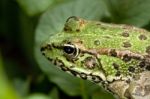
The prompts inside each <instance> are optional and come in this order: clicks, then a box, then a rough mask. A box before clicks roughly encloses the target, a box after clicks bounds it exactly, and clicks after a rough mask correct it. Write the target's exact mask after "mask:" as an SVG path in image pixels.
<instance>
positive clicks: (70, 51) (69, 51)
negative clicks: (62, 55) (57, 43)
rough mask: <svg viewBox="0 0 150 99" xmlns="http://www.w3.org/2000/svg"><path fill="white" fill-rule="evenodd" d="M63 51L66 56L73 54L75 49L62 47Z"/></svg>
mask: <svg viewBox="0 0 150 99" xmlns="http://www.w3.org/2000/svg"><path fill="white" fill-rule="evenodd" d="M64 51H65V52H66V53H67V54H72V53H74V51H75V48H74V47H71V46H64Z"/></svg>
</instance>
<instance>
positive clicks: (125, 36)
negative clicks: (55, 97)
mask: <svg viewBox="0 0 150 99" xmlns="http://www.w3.org/2000/svg"><path fill="white" fill-rule="evenodd" d="M41 52H42V54H43V55H44V56H45V57H46V58H47V59H48V60H49V61H50V62H52V63H53V64H54V65H56V66H57V67H59V68H60V69H62V70H63V71H65V72H67V73H70V74H72V75H74V76H76V77H80V78H82V79H85V80H90V81H92V82H95V83H96V84H98V85H100V86H103V87H104V88H105V89H106V90H108V91H110V92H111V93H113V94H114V95H116V96H117V97H119V98H120V99H150V32H148V31H146V30H144V29H140V28H137V27H134V26H129V25H120V24H119V25H116V24H110V23H109V24H108V23H103V22H98V21H89V20H85V19H82V18H79V17H76V16H72V17H69V18H68V19H67V20H66V22H65V25H64V28H63V30H62V31H61V32H59V33H56V34H54V35H52V36H50V37H49V39H48V40H46V41H45V42H44V43H43V44H42V46H41Z"/></svg>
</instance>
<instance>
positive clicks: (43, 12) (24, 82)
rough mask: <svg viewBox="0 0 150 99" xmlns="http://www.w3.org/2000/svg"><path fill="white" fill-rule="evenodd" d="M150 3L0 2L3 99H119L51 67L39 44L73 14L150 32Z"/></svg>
mask: <svg viewBox="0 0 150 99" xmlns="http://www.w3.org/2000/svg"><path fill="white" fill-rule="evenodd" d="M149 9H150V0H0V88H1V90H0V99H70V98H71V99H114V97H113V96H112V95H111V94H110V93H108V92H106V91H104V90H103V89H102V88H101V87H99V86H97V85H95V84H93V83H91V82H89V81H83V80H81V79H79V78H75V77H73V76H70V75H68V74H66V73H64V72H63V71H61V70H59V69H57V68H56V67H55V66H53V65H52V64H50V63H49V62H48V61H47V60H46V59H45V58H44V57H43V56H42V55H41V53H40V51H39V48H40V44H41V43H42V42H43V41H44V40H45V39H47V37H48V36H50V35H51V34H53V33H57V32H59V31H61V30H62V28H63V24H64V22H65V20H66V19H67V18H68V17H69V16H80V17H82V18H85V19H89V20H97V21H103V22H107V23H116V24H130V25H135V26H137V27H141V28H145V29H147V30H150V10H149Z"/></svg>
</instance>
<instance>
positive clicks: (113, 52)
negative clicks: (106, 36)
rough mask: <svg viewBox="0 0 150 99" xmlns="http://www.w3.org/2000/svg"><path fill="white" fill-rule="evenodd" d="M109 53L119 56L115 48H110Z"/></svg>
mask: <svg viewBox="0 0 150 99" xmlns="http://www.w3.org/2000/svg"><path fill="white" fill-rule="evenodd" d="M109 54H110V56H113V57H116V56H117V52H116V50H115V49H110V51H109Z"/></svg>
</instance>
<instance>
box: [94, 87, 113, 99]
mask: <svg viewBox="0 0 150 99" xmlns="http://www.w3.org/2000/svg"><path fill="white" fill-rule="evenodd" d="M92 99H115V97H114V96H113V95H112V94H110V93H109V92H106V91H103V90H100V89H98V90H96V91H95V92H94V93H93V94H92Z"/></svg>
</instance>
